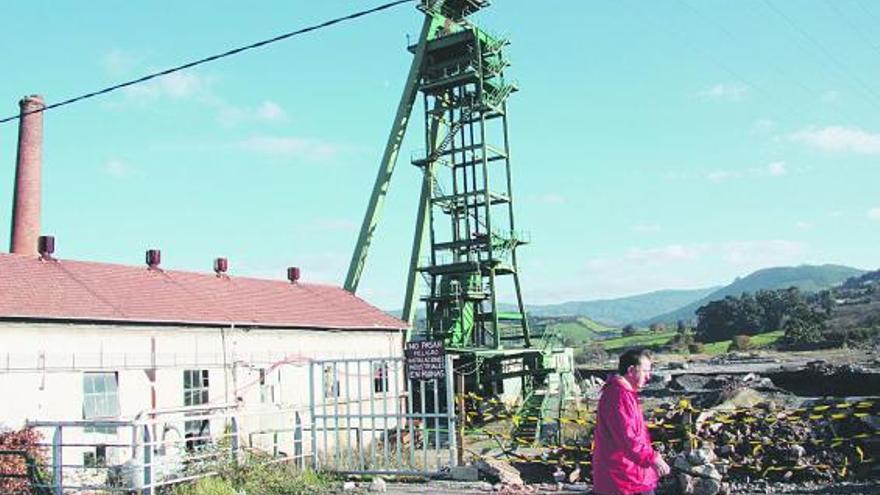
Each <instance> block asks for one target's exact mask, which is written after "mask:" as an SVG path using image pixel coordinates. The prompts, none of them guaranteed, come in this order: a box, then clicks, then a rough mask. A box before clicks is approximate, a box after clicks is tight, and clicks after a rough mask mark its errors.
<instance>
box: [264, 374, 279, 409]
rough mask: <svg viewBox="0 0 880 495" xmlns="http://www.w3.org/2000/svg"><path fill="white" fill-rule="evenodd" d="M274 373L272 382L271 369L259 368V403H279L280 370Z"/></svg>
mask: <svg viewBox="0 0 880 495" xmlns="http://www.w3.org/2000/svg"><path fill="white" fill-rule="evenodd" d="M276 373H277V374H276V375H275V383H271V382H272V375H271V371H269V370H266V369H265V368H261V369H260V403H261V404H279V403H281V390H280V383H281V370H278V371H277V372H276Z"/></svg>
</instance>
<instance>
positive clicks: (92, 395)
mask: <svg viewBox="0 0 880 495" xmlns="http://www.w3.org/2000/svg"><path fill="white" fill-rule="evenodd" d="M118 417H119V382H118V377H117V375H116V373H84V374H83V419H94V420H100V419H114V418H118ZM85 431H86V432H87V433H107V434H115V433H116V427H115V426H96V427H87V428H86V429H85Z"/></svg>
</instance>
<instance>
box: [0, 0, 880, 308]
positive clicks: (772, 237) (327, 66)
mask: <svg viewBox="0 0 880 495" xmlns="http://www.w3.org/2000/svg"><path fill="white" fill-rule="evenodd" d="M378 3H379V2H366V1H350V0H345V1H326V2H302V1H290V2H260V3H248V4H245V3H242V2H232V1H215V2H195V1H194V2H162V1H157V2H148V3H144V2H140V3H138V2H135V3H131V2H127V3H126V2H123V3H120V2H109V1H94V2H89V3H88V7H84V6H83V4H82V3H79V2H48V1H42V2H39V1H38V2H4V3H3V4H2V5H0V19H3V20H4V22H3V27H4V31H5V39H6V40H7V41H6V42H4V43H3V44H0V60H2V61H3V63H4V67H5V70H3V71H2V72H3V83H2V84H0V109H5V110H2V112H0V113H2V115H3V116H4V117H5V116H8V115H12V114H15V113H16V112H17V102H18V99H19V98H20V97H21V96H23V95H25V94H30V93H40V94H43V95H44V96H45V98H46V100H47V102H50V103H51V102H56V101H59V100H62V99H66V98H69V97H71V96H75V95H77V94H80V93H84V92H87V91H90V90H94V89H98V88H100V87H103V86H107V85H111V84H115V83H117V82H120V81H123V80H127V79H131V78H134V77H138V76H141V75H143V74H145V73H148V72H151V71H154V70H159V69H164V68H167V67H170V66H173V65H177V64H180V63H183V62H186V61H189V60H192V59H196V58H200V57H203V56H206V55H210V54H213V53H217V52H220V51H224V50H226V49H229V48H232V47H235V46H239V45H243V44H247V43H250V42H253V41H257V40H260V39H263V38H268V37H271V36H274V35H276V34H280V33H283V32H286V31H290V30H293V29H296V28H300V27H304V26H306V25H310V24H313V23H316V22H320V21H323V20H325V19H328V18H330V17H335V16H338V15H342V14H347V13H350V12H353V11H355V10H360V9H363V8H367V7H371V6H374V5H378ZM478 20H479V22H480V23H481V25H483V26H485V27H486V28H487V29H489V30H490V31H492V32H494V33H499V34H503V35H506V36H508V37H510V39H511V40H512V45H511V46H510V48H509V53H510V58H511V60H512V62H513V66H512V67H511V69H510V71H509V74H510V75H511V76H512V77H513V78H514V79H516V80H517V81H518V82H519V85H520V87H521V91H520V92H519V93H517V94H516V95H514V96H513V97H512V100H511V101H510V125H511V140H512V142H511V145H512V153H513V166H514V188H515V193H516V197H517V205H516V206H517V223H518V227H520V228H522V229H523V230H525V231H528V232H529V233H530V235H531V239H532V244H531V245H529V246H527V247H525V248H523V249H522V251H521V253H520V260H521V264H522V276H523V283H524V288H525V297H526V301H527V302H529V303H549V302H562V301H565V300H577V299H593V298H605V297H617V296H622V295H628V294H635V293H640V292H646V291H650V290H656V289H663V288H696V287H705V286H710V285H717V284H723V283H727V282H729V281H731V280H732V279H733V278H734V277H736V276H739V275H745V274H747V273H749V272H751V271H753V270H755V269H758V268H762V267H766V266H776V265H795V264H801V263H840V264H847V265H852V266H856V267H860V268H865V269H876V268H877V267H878V266H880V250H878V249H877V246H878V245H880V196H878V195H877V193H876V184H877V180H878V178H880V27H878V26H880V5H878V4H877V3H875V2H871V1H868V0H840V1H833V2H832V1H784V0H766V1H764V0H762V1H751V0H748V1H746V0H743V1H739V2H727V1H696V0H676V1H656V2H637V1H634V0H622V1H592V0H591V1H585V0H545V1H542V2H526V1H524V0H516V1H513V0H508V1H496V2H495V4H494V5H493V6H492V7H491V8H490V9H488V10H487V11H486V12H485V13H483V14H481V15H480V16H479V18H478ZM420 24H421V19H420V14H419V13H418V12H417V11H416V10H415V9H414V5H412V4H410V5H404V6H400V7H396V8H394V9H393V10H391V11H386V12H384V13H381V14H378V15H374V16H371V17H368V18H365V19H361V20H358V21H355V22H353V23H348V24H344V25H340V26H336V27H333V28H330V29H327V30H324V31H321V32H319V33H313V34H310V35H306V36H303V37H299V38H295V39H291V40H288V41H285V42H281V43H278V44H275V45H271V46H269V47H265V48H262V49H259V50H256V51H252V52H248V53H245V54H242V55H239V56H235V57H231V58H228V59H225V60H222V61H219V62H216V63H212V64H208V65H204V66H201V67H198V68H196V69H194V70H190V71H187V72H182V73H178V74H176V75H174V76H171V77H168V78H165V79H163V80H159V81H153V82H151V83H149V84H145V85H143V86H139V87H135V88H130V89H127V90H124V91H120V92H117V93H114V94H111V95H107V96H104V97H101V98H97V99H93V100H89V101H86V102H82V103H79V104H75V105H71V106H68V107H65V108H61V109H58V110H55V111H50V112H48V113H47V114H46V115H45V146H44V159H45V162H44V175H43V177H44V182H43V186H44V191H43V192H44V196H43V230H44V232H46V233H52V234H54V235H55V236H56V238H57V241H56V243H57V255H58V256H59V257H61V258H73V259H82V260H95V261H108V262H117V263H125V264H140V263H142V262H143V253H144V250H146V249H148V248H152V247H157V248H160V249H162V252H163V253H162V255H163V266H165V267H166V268H176V269H186V270H196V271H210V269H211V261H212V259H213V258H214V257H215V256H227V257H228V258H229V259H230V270H231V272H232V273H233V274H236V273H238V274H243V275H252V276H259V277H267V278H278V279H283V278H284V274H285V267H286V266H289V265H297V266H300V267H302V270H303V277H304V280H306V281H319V282H329V283H334V284H337V285H341V284H342V281H343V278H344V275H345V270H346V268H347V264H348V260H349V257H350V255H351V251H352V249H353V247H354V243H355V240H356V238H357V229H358V226H359V224H360V221H361V217H362V215H363V211H364V208H365V205H366V202H367V199H368V196H369V193H370V189H371V187H372V182H373V179H374V177H375V172H376V168H377V166H378V160H379V158H380V156H381V153H382V147H383V146H384V143H385V140H386V137H387V132H388V130H389V128H390V124H391V119H392V117H393V113H394V110H395V106H396V104H397V101H398V99H399V95H400V92H401V89H402V84H403V80H404V77H405V74H406V71H407V69H408V66H409V63H410V54H409V53H408V52H407V51H406V50H405V47H406V44H407V34H409V35H411V36H412V35H414V34H416V33H417V31H418V29H419V27H420ZM417 108H420V105H417ZM421 125H422V124H421V116H420V115H417V116H416V117H415V119H414V120H413V123H412V125H411V127H410V133H409V135H408V138H407V142H406V144H405V145H404V147H403V150H404V151H403V152H402V153H401V161H400V162H399V163H398V169H397V172H396V176H395V179H394V181H393V183H392V186H391V192H390V195H389V198H388V201H387V202H386V209H385V216H384V219H383V222H382V225H381V227H380V230H379V236H378V238H377V240H376V242H375V243H374V246H373V249H372V251H371V254H370V258H369V261H368V267H367V270H366V272H365V274H364V278H363V281H362V285H361V290H360V291H359V294H360V295H362V296H363V297H365V298H366V299H368V300H370V301H372V302H374V303H376V304H378V305H379V306H381V307H384V308H389V309H391V308H399V307H400V306H401V305H402V298H403V287H404V279H405V271H406V268H407V266H406V265H407V261H406V260H407V259H408V255H409V244H410V242H411V231H412V226H413V222H414V217H415V203H416V199H417V196H418V188H419V177H418V175H417V170H416V169H415V168H414V167H412V166H411V165H409V163H408V161H409V160H408V158H409V156H410V152H411V151H415V150H419V149H422V148H423V147H424V145H423V143H422V142H420V136H421V134H420V133H419V130H420V129H421ZM16 137H17V124H4V125H0V164H4V165H3V166H2V167H0V198H2V199H3V202H2V203H0V224H2V225H6V226H8V225H9V217H10V213H11V202H12V201H11V198H12V186H13V177H14V168H15V166H14V165H15V140H16ZM8 235H9V231H8V227H4V228H3V229H0V243H2V245H3V246H8V242H9V238H8Z"/></svg>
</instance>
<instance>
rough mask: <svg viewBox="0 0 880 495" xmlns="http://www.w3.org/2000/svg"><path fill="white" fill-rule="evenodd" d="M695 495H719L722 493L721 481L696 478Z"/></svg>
mask: <svg viewBox="0 0 880 495" xmlns="http://www.w3.org/2000/svg"><path fill="white" fill-rule="evenodd" d="M695 480H696V482H695V483H694V492H693V494H694V495H717V494H718V492H720V491H721V481H719V480H716V479H711V478H695Z"/></svg>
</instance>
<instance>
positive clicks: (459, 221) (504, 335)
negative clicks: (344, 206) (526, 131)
mask: <svg viewBox="0 0 880 495" xmlns="http://www.w3.org/2000/svg"><path fill="white" fill-rule="evenodd" d="M436 3H440V2H436ZM485 3H486V2H479V1H470V2H468V1H459V2H445V3H443V4H442V6H440V7H439V9H438V6H437V5H434V6H428V7H427V8H426V11H427V12H428V13H429V15H430V13H432V12H436V10H439V11H440V12H442V13H443V15H444V17H446V19H448V20H450V21H451V22H449V23H445V25H444V26H443V27H440V28H438V30H437V33H436V34H435V37H434V38H432V39H430V40H429V41H428V43H427V44H426V47H425V54H424V62H423V66H422V77H421V80H420V81H419V91H420V92H421V93H422V95H423V97H424V105H425V120H424V122H425V145H426V151H425V154H424V156H422V157H419V158H417V159H415V160H413V164H414V165H416V166H418V167H419V168H420V169H421V171H422V174H423V186H422V187H423V193H422V200H423V201H424V203H423V204H421V205H420V209H424V210H426V212H427V226H428V228H429V232H428V234H429V239H430V242H429V250H430V258H429V259H428V260H427V263H423V264H422V265H421V266H415V265H413V266H411V268H410V270H411V271H418V272H421V273H423V274H425V275H426V279H427V282H428V283H427V285H428V292H427V294H426V295H425V296H423V297H422V299H423V301H425V302H426V303H427V305H426V318H427V322H428V325H427V337H428V338H430V339H435V340H436V339H442V340H444V341H445V342H446V345H447V348H451V349H467V350H478V349H493V350H500V349H502V347H503V346H504V343H506V342H511V341H514V342H516V341H518V343H520V344H522V345H524V346H525V347H529V346H530V345H531V343H530V339H529V328H528V321H527V319H526V318H525V311H524V308H523V303H522V295H521V291H520V284H519V274H518V272H517V263H516V249H517V247H518V246H520V245H521V244H523V241H522V240H521V239H520V237H521V236H518V235H517V234H516V232H515V230H514V211H513V191H512V188H511V182H512V181H511V170H510V153H509V146H508V132H507V98H508V96H509V95H510V94H511V93H513V92H514V91H516V86H515V85H513V84H512V83H510V82H508V81H506V80H505V78H504V69H505V68H506V67H507V66H508V62H507V59H506V58H505V56H504V48H505V46H506V45H507V44H508V42H507V40H505V39H503V38H496V37H493V36H491V35H489V34H488V33H486V32H485V31H483V30H481V29H479V28H478V27H476V26H473V25H472V24H470V23H469V22H467V21H466V17H467V16H468V15H469V14H470V13H472V12H473V11H475V10H477V9H479V8H481V7H482V6H484V5H485ZM432 8H433V9H435V10H434V11H432V10H430V9H432ZM413 261H414V262H415V261H417V260H413ZM503 279H507V281H509V282H512V289H513V293H514V294H515V295H516V300H517V305H518V309H519V311H516V312H502V311H500V310H499V306H498V292H499V288H500V287H501V285H502V283H503V282H504V281H505V280H503ZM503 329H509V330H508V331H506V332H505V331H503Z"/></svg>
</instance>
